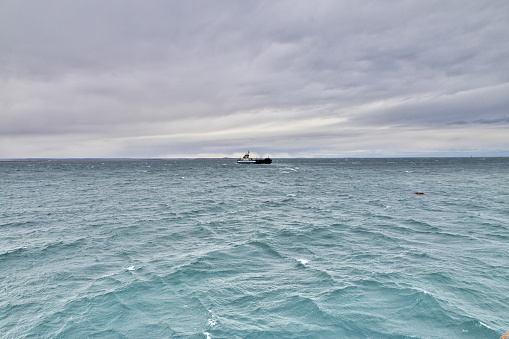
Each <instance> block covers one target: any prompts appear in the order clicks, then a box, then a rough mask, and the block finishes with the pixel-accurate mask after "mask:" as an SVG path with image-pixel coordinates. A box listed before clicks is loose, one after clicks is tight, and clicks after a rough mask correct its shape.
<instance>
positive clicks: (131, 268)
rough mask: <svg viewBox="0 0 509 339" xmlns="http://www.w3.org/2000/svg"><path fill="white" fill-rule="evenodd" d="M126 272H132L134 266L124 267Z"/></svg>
mask: <svg viewBox="0 0 509 339" xmlns="http://www.w3.org/2000/svg"><path fill="white" fill-rule="evenodd" d="M126 270H127V271H134V265H133V266H129V267H126Z"/></svg>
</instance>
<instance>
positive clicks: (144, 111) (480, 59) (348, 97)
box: [0, 0, 509, 158]
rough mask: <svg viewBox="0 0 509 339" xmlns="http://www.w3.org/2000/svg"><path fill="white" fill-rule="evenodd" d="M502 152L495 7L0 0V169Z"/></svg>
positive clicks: (504, 115)
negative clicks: (33, 163)
mask: <svg viewBox="0 0 509 339" xmlns="http://www.w3.org/2000/svg"><path fill="white" fill-rule="evenodd" d="M248 149H249V150H251V151H252V153H254V154H255V155H260V156H261V155H268V156H272V157H301V156H304V157H325V156H330V157H335V156H337V157H342V156H414V155H424V156H426V155H464V156H470V155H474V156H475V155H505V156H509V1H507V0H487V1H483V0H458V1H454V0H453V1H448V0H445V1H444V0H439V1H433V0H426V1H422V0H416V1H411V0H408V1H398V0H391V1H363V0H352V1H342V0H309V1H299V0H288V1H278V0H268V1H258V0H247V1H243V0H242V1H240V0H235V1H234V0H216V1H213V0H203V1H200V0H185V1H171V0H159V1H157V0H145V1H129V0H107V1H105V0H73V1H69V0H60V1H58V0H45V1H36V0H29V1H27V0H0V158H27V157H66V158H67V157H223V156H238V155H241V154H242V153H243V152H245V151H246V150H248Z"/></svg>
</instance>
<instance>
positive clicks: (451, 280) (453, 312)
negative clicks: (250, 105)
mask: <svg viewBox="0 0 509 339" xmlns="http://www.w3.org/2000/svg"><path fill="white" fill-rule="evenodd" d="M416 193H422V194H416ZM507 331H509V158H503V157H502V158H480V157H477V158H397V159H388V158H384V159H372V158H371V159H357V158H348V159H274V161H273V163H272V164H270V165H252V164H251V165H239V164H237V163H236V161H235V159H178V160H177V159H171V160H165V159H153V160H132V159H125V160H115V159H113V160H107V159H94V160H77V159H74V160H72V159H71V160H40V159H39V160H38V161H2V162H0V337H1V338H200V339H217V338H476V339H479V338H493V339H498V338H499V337H500V336H501V335H503V334H504V333H505V332H507Z"/></svg>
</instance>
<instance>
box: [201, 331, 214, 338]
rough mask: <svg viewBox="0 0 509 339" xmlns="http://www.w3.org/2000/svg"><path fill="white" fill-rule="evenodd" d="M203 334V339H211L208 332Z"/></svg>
mask: <svg viewBox="0 0 509 339" xmlns="http://www.w3.org/2000/svg"><path fill="white" fill-rule="evenodd" d="M203 334H204V335H205V337H206V338H207V339H212V337H211V336H210V333H209V332H203Z"/></svg>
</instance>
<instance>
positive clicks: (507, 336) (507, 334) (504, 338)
mask: <svg viewBox="0 0 509 339" xmlns="http://www.w3.org/2000/svg"><path fill="white" fill-rule="evenodd" d="M500 339H509V332H507V333H506V334H504V335H503V336H501V337H500Z"/></svg>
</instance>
